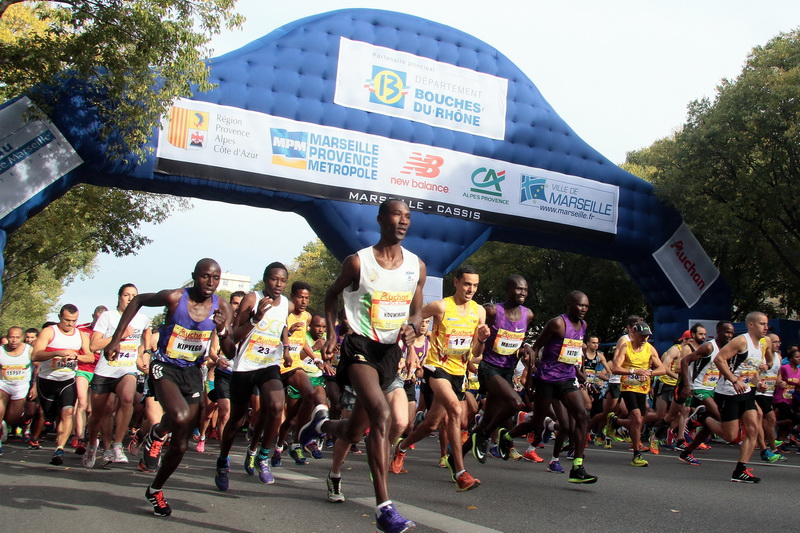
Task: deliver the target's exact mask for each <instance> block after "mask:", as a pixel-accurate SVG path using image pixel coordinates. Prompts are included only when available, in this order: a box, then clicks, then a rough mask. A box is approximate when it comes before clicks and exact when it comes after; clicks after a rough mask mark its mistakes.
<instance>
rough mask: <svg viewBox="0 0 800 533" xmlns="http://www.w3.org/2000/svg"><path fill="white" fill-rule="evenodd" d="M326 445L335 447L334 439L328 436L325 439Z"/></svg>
mask: <svg viewBox="0 0 800 533" xmlns="http://www.w3.org/2000/svg"><path fill="white" fill-rule="evenodd" d="M325 447H326V448H333V439H332V438H330V437H328V438H327V439H325Z"/></svg>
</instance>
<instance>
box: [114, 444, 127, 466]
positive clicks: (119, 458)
mask: <svg viewBox="0 0 800 533" xmlns="http://www.w3.org/2000/svg"><path fill="white" fill-rule="evenodd" d="M111 454H112V455H113V457H114V461H113V462H115V463H127V462H128V456H127V455H125V451H124V450H123V449H122V443H121V442H117V443H116V444H114V445H113V446H111Z"/></svg>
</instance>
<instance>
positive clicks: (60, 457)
mask: <svg viewBox="0 0 800 533" xmlns="http://www.w3.org/2000/svg"><path fill="white" fill-rule="evenodd" d="M50 464H51V465H56V466H61V465H63V464H64V450H63V449H61V448H58V449H57V450H56V451H54V452H53V455H52V457H50Z"/></svg>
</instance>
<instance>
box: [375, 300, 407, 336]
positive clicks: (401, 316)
mask: <svg viewBox="0 0 800 533" xmlns="http://www.w3.org/2000/svg"><path fill="white" fill-rule="evenodd" d="M411 297H412V294H411V293H410V292H387V291H375V292H373V293H372V307H371V308H370V320H371V322H372V327H373V328H375V329H377V330H383V331H394V330H397V329H400V326H402V325H403V324H404V323H405V321H406V319H408V309H409V307H410V305H411Z"/></svg>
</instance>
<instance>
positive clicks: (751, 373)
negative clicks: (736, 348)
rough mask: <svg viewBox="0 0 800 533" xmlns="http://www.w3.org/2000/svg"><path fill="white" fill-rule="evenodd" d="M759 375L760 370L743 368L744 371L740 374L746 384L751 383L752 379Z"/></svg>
mask: <svg viewBox="0 0 800 533" xmlns="http://www.w3.org/2000/svg"><path fill="white" fill-rule="evenodd" d="M757 375H758V370H753V369H747V370H742V373H741V374H740V375H739V379H741V380H742V383H744V384H745V385H749V384H750V382H751V381H753V379H754V378H755V377H756V376H757Z"/></svg>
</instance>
